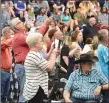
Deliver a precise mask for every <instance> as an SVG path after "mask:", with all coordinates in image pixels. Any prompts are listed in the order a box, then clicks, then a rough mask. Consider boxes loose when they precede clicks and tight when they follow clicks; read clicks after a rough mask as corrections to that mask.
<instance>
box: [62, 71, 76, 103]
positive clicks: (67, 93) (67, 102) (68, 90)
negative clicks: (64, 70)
mask: <svg viewBox="0 0 109 103" xmlns="http://www.w3.org/2000/svg"><path fill="white" fill-rule="evenodd" d="M74 75H75V73H71V74H70V77H69V79H68V80H67V83H66V85H65V89H64V93H63V97H64V100H65V103H72V101H71V99H70V93H71V91H72V89H73V88H72V85H73V81H74V80H73V79H74Z"/></svg>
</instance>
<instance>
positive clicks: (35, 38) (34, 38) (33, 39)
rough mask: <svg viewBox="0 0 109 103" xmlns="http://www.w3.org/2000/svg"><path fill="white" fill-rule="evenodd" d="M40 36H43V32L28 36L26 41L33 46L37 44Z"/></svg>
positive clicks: (30, 46)
mask: <svg viewBox="0 0 109 103" xmlns="http://www.w3.org/2000/svg"><path fill="white" fill-rule="evenodd" d="M39 37H43V36H42V34H40V33H33V34H29V35H28V36H27V38H26V43H27V44H28V46H29V48H32V47H34V46H35V45H36V43H37V41H38V40H39Z"/></svg>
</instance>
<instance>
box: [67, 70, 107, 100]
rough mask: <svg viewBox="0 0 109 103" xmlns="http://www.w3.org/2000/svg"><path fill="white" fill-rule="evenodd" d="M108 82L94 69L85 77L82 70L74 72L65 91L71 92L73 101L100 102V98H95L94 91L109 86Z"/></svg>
mask: <svg viewBox="0 0 109 103" xmlns="http://www.w3.org/2000/svg"><path fill="white" fill-rule="evenodd" d="M107 83H108V80H107V79H106V78H105V76H104V75H103V74H102V73H101V72H100V71H98V70H97V69H92V71H91V72H89V73H88V74H87V75H84V74H83V73H82V72H81V70H80V69H77V70H76V71H74V72H72V73H71V75H70V77H69V79H68V81H67V83H66V86H65V90H68V91H71V92H72V94H71V99H72V98H76V99H84V100H100V95H99V96H94V95H93V94H94V90H95V89H96V87H97V86H99V85H104V84H107Z"/></svg>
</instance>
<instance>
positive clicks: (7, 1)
mask: <svg viewBox="0 0 109 103" xmlns="http://www.w3.org/2000/svg"><path fill="white" fill-rule="evenodd" d="M5 6H6V9H7V10H8V12H9V14H10V15H11V16H13V17H16V16H15V13H14V11H13V6H14V5H13V2H12V1H11V0H5Z"/></svg>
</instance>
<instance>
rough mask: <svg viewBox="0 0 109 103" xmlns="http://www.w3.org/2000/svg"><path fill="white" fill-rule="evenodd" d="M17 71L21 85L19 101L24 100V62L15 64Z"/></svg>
mask: <svg viewBox="0 0 109 103" xmlns="http://www.w3.org/2000/svg"><path fill="white" fill-rule="evenodd" d="M15 73H16V75H17V78H18V81H19V86H20V94H19V102H22V101H24V97H23V88H24V83H25V69H24V65H22V64H16V65H15Z"/></svg>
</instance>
